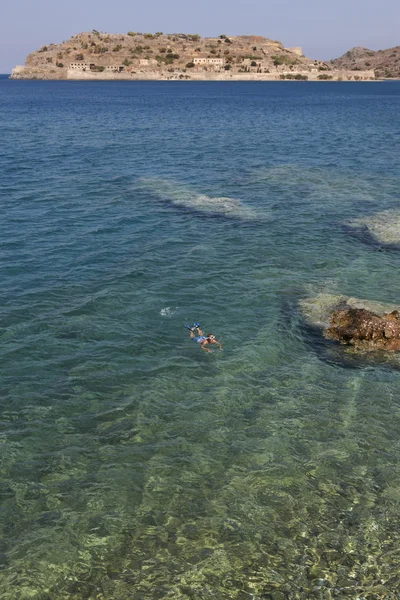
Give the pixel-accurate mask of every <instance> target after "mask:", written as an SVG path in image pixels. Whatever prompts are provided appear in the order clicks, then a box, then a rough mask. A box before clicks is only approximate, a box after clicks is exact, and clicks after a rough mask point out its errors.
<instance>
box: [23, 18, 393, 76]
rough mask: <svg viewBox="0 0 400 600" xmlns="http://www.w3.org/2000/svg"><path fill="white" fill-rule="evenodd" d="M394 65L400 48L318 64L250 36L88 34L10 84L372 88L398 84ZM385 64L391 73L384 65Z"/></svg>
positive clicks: (33, 59)
mask: <svg viewBox="0 0 400 600" xmlns="http://www.w3.org/2000/svg"><path fill="white" fill-rule="evenodd" d="M382 53H384V54H382ZM385 53H387V54H385ZM396 57H397V58H400V47H399V48H392V49H391V50H390V51H389V50H387V51H378V52H374V51H371V50H367V49H363V48H361V49H360V48H355V49H353V50H352V51H349V52H348V53H346V54H345V55H344V56H343V57H341V58H338V59H335V60H331V61H327V62H323V61H320V60H313V59H310V58H307V57H305V56H304V55H303V52H302V49H301V48H300V47H294V48H285V47H284V46H283V44H282V43H281V42H279V41H275V40H271V39H268V38H265V37H261V36H255V35H244V36H228V35H224V34H221V35H220V36H218V37H207V38H202V37H200V36H199V35H197V34H183V33H174V34H163V33H161V32H157V33H154V34H152V33H138V32H134V31H129V32H128V33H126V34H108V33H102V32H99V31H96V30H93V31H91V32H89V33H79V34H77V35H73V36H72V37H71V38H70V39H69V40H67V41H65V42H62V43H60V44H49V45H47V46H42V47H41V48H40V49H39V50H37V51H35V52H32V53H31V54H29V56H28V57H27V59H26V61H25V65H24V66H17V67H15V68H14V69H13V70H12V74H11V79H58V80H113V79H118V80H197V81H207V80H259V81H271V80H272V81H273V80H296V81H304V80H312V81H329V80H331V81H371V80H375V79H376V78H398V77H400V66H397V65H399V64H400V63H397V62H396V60H395V59H396ZM390 60H392V62H393V65H391V64H390V65H385V64H384V63H385V61H386V63H388V61H389V62H390Z"/></svg>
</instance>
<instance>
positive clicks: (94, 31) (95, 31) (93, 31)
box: [92, 29, 100, 35]
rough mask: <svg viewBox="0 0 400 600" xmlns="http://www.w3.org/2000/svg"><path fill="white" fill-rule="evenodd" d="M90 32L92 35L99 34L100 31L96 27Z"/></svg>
mask: <svg viewBox="0 0 400 600" xmlns="http://www.w3.org/2000/svg"><path fill="white" fill-rule="evenodd" d="M92 33H94V35H100V31H97V29H92Z"/></svg>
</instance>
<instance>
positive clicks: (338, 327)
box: [323, 307, 400, 352]
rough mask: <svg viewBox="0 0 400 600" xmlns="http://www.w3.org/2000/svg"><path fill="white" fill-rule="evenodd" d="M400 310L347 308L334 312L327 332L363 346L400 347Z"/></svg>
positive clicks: (328, 335)
mask: <svg viewBox="0 0 400 600" xmlns="http://www.w3.org/2000/svg"><path fill="white" fill-rule="evenodd" d="M399 315H400V313H399V311H397V310H394V311H393V312H391V313H389V314H387V315H382V316H381V315H377V314H376V313H373V312H372V311H370V310H366V309H365V308H350V307H349V308H344V309H342V310H337V311H335V312H333V313H332V314H331V317H330V326H329V327H328V328H327V329H325V330H324V332H323V335H324V337H325V338H326V339H328V340H336V341H338V342H340V343H341V344H348V345H350V346H354V347H355V348H360V349H362V350H372V351H374V350H380V349H383V350H387V351H389V352H393V351H398V350H400V319H399Z"/></svg>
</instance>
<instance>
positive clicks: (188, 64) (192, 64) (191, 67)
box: [186, 62, 194, 69]
mask: <svg viewBox="0 0 400 600" xmlns="http://www.w3.org/2000/svg"><path fill="white" fill-rule="evenodd" d="M186 66H187V68H188V69H193V67H194V62H188V63H186Z"/></svg>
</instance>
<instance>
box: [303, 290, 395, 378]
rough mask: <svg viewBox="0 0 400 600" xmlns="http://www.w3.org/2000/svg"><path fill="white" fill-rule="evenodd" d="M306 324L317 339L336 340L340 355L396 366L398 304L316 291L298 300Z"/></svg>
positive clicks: (338, 357)
mask: <svg viewBox="0 0 400 600" xmlns="http://www.w3.org/2000/svg"><path fill="white" fill-rule="evenodd" d="M299 307H300V312H301V315H302V318H303V321H304V322H305V323H306V325H307V326H308V327H309V328H310V329H311V330H313V331H314V333H317V335H318V337H319V338H320V339H321V341H323V340H324V339H325V340H328V341H336V342H339V343H340V344H341V346H342V348H340V346H337V348H338V349H340V350H341V351H340V356H339V355H338V354H337V353H335V361H337V360H338V359H340V358H342V359H343V360H344V361H345V360H346V358H352V359H354V358H357V357H358V358H361V357H362V358H363V359H367V360H368V362H370V361H374V362H375V361H378V362H380V363H382V362H383V363H387V364H388V365H389V366H392V367H396V368H399V367H400V319H399V318H398V317H399V316H400V313H399V312H398V310H397V309H398V306H395V305H391V304H382V303H379V302H374V301H369V300H363V299H359V298H352V297H350V296H341V295H334V294H324V293H321V294H317V295H316V296H314V297H312V298H307V299H303V300H301V301H300V302H299Z"/></svg>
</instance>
